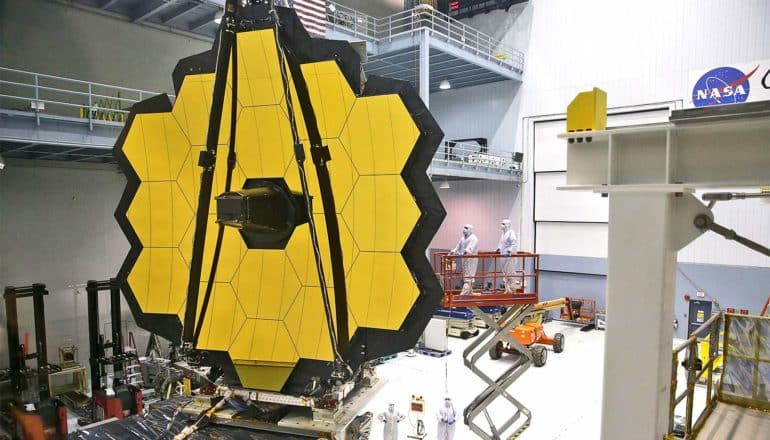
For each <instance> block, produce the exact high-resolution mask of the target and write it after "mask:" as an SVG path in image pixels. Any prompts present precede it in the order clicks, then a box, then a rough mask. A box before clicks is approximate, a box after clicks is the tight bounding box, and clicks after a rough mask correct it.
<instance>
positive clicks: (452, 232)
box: [431, 180, 520, 250]
mask: <svg viewBox="0 0 770 440" xmlns="http://www.w3.org/2000/svg"><path fill="white" fill-rule="evenodd" d="M449 184H450V186H451V188H449V189H441V188H439V185H440V183H439V182H434V185H433V186H434V188H436V192H437V193H438V195H439V197H440V198H441V203H443V205H444V209H445V210H446V212H447V216H446V218H445V219H444V223H443V224H442V225H441V228H440V229H439V232H438V234H436V236H435V237H434V238H433V241H432V243H431V247H434V248H452V247H454V245H455V244H457V241H458V240H459V238H460V233H461V232H462V227H463V225H464V224H466V223H470V224H472V225H473V226H474V228H475V230H476V235H477V236H478V238H479V250H494V249H495V248H496V247H497V241H498V240H499V239H500V220H502V219H504V218H511V217H510V216H511V214H512V212H511V211H512V209H513V207H514V201H515V200H516V195H517V193H518V190H517V189H516V187H514V185H513V184H512V183H511V182H497V181H481V180H472V181H471V180H465V181H450V182H449ZM511 222H512V223H513V229H514V231H515V232H516V234H519V233H520V228H519V220H518V218H516V217H514V218H511Z"/></svg>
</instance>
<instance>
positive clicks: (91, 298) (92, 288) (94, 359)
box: [86, 280, 103, 392]
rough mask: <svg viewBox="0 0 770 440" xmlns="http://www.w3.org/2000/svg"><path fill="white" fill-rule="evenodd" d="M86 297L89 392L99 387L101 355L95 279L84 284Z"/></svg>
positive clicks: (97, 296)
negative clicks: (89, 372)
mask: <svg viewBox="0 0 770 440" xmlns="http://www.w3.org/2000/svg"><path fill="white" fill-rule="evenodd" d="M86 295H87V298H88V350H89V356H88V364H89V365H90V367H91V392H94V391H96V390H98V389H101V387H102V386H101V385H102V384H101V377H102V376H101V374H100V369H101V365H100V364H99V361H98V359H99V358H100V357H102V355H103V354H102V352H101V347H100V344H99V287H98V284H97V282H96V281H94V280H91V281H89V282H88V283H87V284H86Z"/></svg>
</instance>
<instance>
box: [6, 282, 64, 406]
mask: <svg viewBox="0 0 770 440" xmlns="http://www.w3.org/2000/svg"><path fill="white" fill-rule="evenodd" d="M45 295H48V290H46V288H45V284H40V283H35V284H32V285H31V286H25V287H13V286H8V287H6V288H5V292H4V294H3V299H4V300H5V315H6V329H7V333H8V357H9V361H10V362H9V364H10V365H9V367H10V373H11V386H12V388H13V390H14V393H15V394H16V395H18V394H19V392H21V391H22V389H24V388H26V383H25V382H26V381H25V376H26V369H27V367H26V361H27V360H31V359H36V360H37V373H38V388H39V391H40V400H45V399H47V398H48V397H50V390H49V389H48V378H47V376H48V373H49V372H50V371H51V370H52V366H50V365H49V364H48V345H47V342H46V334H45V304H44V298H43V297H44V296H45ZM30 297H31V298H32V306H33V310H34V317H35V352H34V353H29V354H27V355H25V354H24V345H23V344H21V343H20V341H19V315H18V309H17V301H18V300H19V299H21V298H30Z"/></svg>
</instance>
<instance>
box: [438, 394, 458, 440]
mask: <svg viewBox="0 0 770 440" xmlns="http://www.w3.org/2000/svg"><path fill="white" fill-rule="evenodd" d="M456 417H457V413H456V412H455V407H454V405H452V401H451V400H449V399H446V400H444V406H442V407H441V409H439V410H438V414H436V418H437V419H438V428H437V429H436V438H437V439H438V440H452V439H453V438H454V436H455V422H456V421H457V420H456Z"/></svg>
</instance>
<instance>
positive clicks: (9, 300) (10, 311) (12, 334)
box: [3, 287, 22, 393]
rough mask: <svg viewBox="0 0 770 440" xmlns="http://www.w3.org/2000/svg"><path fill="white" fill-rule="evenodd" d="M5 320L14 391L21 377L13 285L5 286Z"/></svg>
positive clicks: (16, 312) (19, 384) (19, 383)
mask: <svg viewBox="0 0 770 440" xmlns="http://www.w3.org/2000/svg"><path fill="white" fill-rule="evenodd" d="M3 297H4V299H5V320H6V324H5V325H6V329H7V333H8V358H9V359H8V360H9V369H10V373H11V384H12V388H13V391H14V392H15V393H16V392H18V391H20V390H21V377H20V373H19V370H20V369H21V365H22V359H21V358H22V351H21V349H20V347H19V315H18V311H17V310H16V292H15V289H14V288H13V287H6V288H5V294H4V295H3Z"/></svg>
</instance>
